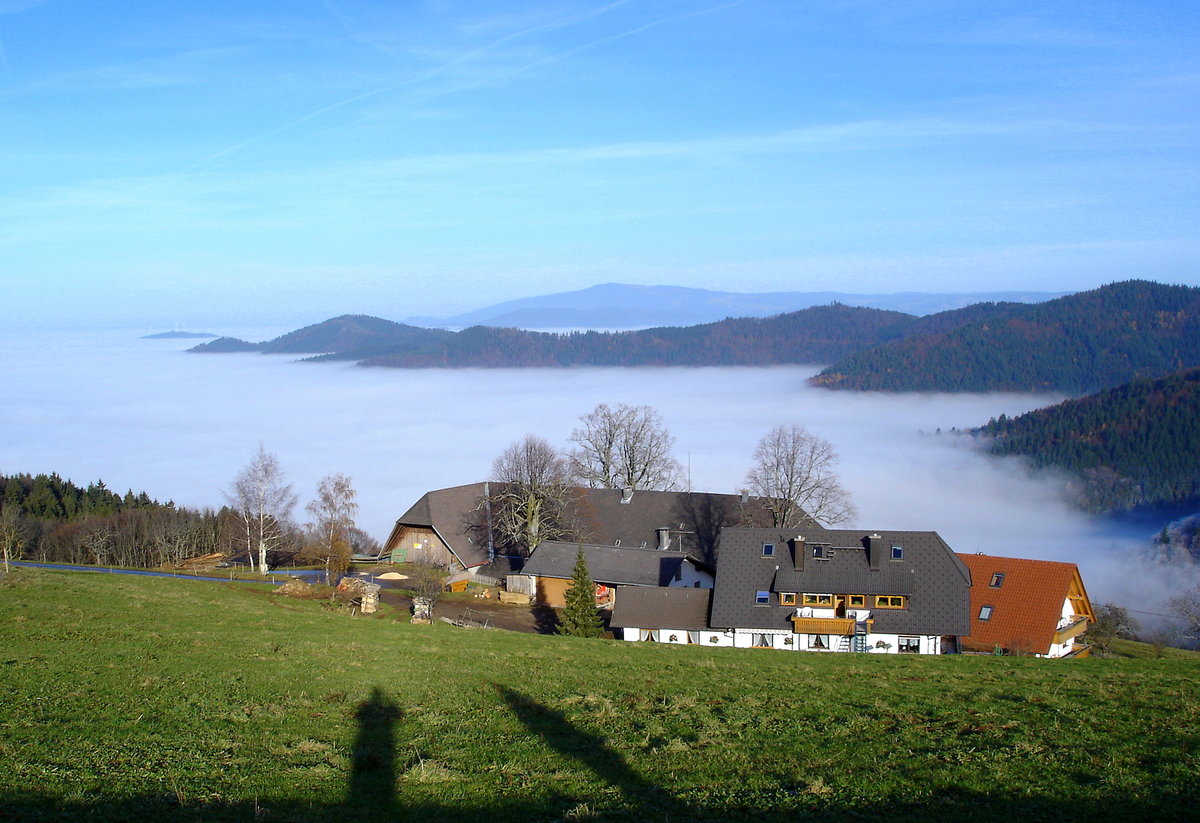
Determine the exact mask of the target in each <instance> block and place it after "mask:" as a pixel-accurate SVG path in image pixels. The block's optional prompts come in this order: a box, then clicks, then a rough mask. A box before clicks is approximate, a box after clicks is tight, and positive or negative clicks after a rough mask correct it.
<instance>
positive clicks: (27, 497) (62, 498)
mask: <svg viewBox="0 0 1200 823" xmlns="http://www.w3.org/2000/svg"><path fill="white" fill-rule="evenodd" d="M0 501H3V507H2V511H0V541H3V543H4V546H5V548H7V551H8V556H9V558H10V559H13V560H19V559H21V558H25V559H27V560H39V561H52V562H63V563H96V564H100V565H116V566H142V567H150V566H159V565H162V564H163V563H173V562H179V561H180V560H182V559H184V558H187V557H194V556H196V555H201V554H208V553H212V552H217V551H221V550H223V549H224V548H227V547H228V545H229V540H228V539H227V538H226V539H222V536H223V534H226V530H227V529H229V528H230V524H229V516H228V514H227V513H224V512H222V513H215V512H211V511H205V512H200V511H195V510H193V509H187V508H177V507H176V506H175V504H174V503H173V502H170V501H168V502H166V503H160V502H158V501H157V500H154V499H152V498H151V497H150V496H149V495H148V494H147V493H146V492H140V493H138V494H134V492H133V491H128V492H126V493H125V494H124V495H120V494H116V493H115V492H112V491H110V490H109V489H108V488H107V487H106V486H105V485H104V483H103V482H101V481H97V482H95V483H89V484H88V486H87V487H86V488H84V487H81V486H78V485H76V484H75V483H72V482H71V481H70V480H64V479H63V478H61V477H59V476H58V475H57V474H48V475H47V474H38V475H29V474H16V475H9V476H0Z"/></svg>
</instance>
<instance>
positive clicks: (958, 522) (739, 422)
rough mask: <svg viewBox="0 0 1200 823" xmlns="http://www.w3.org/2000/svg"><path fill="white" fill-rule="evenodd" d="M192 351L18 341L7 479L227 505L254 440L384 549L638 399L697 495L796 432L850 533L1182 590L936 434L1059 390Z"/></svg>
mask: <svg viewBox="0 0 1200 823" xmlns="http://www.w3.org/2000/svg"><path fill="white" fill-rule="evenodd" d="M221 331H227V332H229V333H236V334H239V336H245V337H247V338H248V339H263V338H265V337H268V336H270V332H264V331H261V330H259V331H253V330H252V331H245V330H221ZM190 343H191V341H179V340H141V339H138V333H137V332H128V331H125V332H113V331H103V332H92V333H86V334H85V333H77V332H76V333H54V334H49V333H45V334H36V335H30V336H27V337H25V338H23V339H21V340H18V341H16V342H15V343H12V344H11V345H10V346H9V352H8V354H7V356H6V357H5V359H4V363H3V365H2V366H0V375H2V376H3V384H4V386H5V391H4V394H3V399H2V400H0V432H3V434H2V435H0V436H2V438H3V439H2V442H0V471H2V472H5V473H15V472H30V473H35V474H36V473H38V472H51V471H56V472H58V473H59V474H61V475H63V476H64V477H68V478H70V479H72V480H74V481H76V482H78V483H84V484H86V483H87V482H89V481H92V480H96V479H103V480H104V481H105V482H106V483H107V485H108V486H109V487H110V488H112V489H114V490H117V491H121V492H123V491H124V490H125V489H127V488H133V489H134V490H135V491H140V490H143V489H144V490H145V491H147V492H149V493H150V494H151V495H152V496H154V497H157V498H159V499H162V500H165V499H168V498H170V499H173V500H175V501H176V502H177V503H179V504H183V505H188V506H196V507H203V506H212V507H217V506H220V505H221V504H222V503H223V502H224V497H223V495H222V490H224V489H228V488H229V486H230V484H231V481H232V479H233V477H234V476H235V475H236V474H237V473H238V471H239V470H240V469H241V468H242V467H243V466H244V465H245V464H246V463H247V462H248V461H249V460H250V458H251V457H252V456H253V454H254V452H255V450H256V449H257V448H258V444H259V443H260V442H261V443H263V444H264V445H265V446H266V448H267V449H268V450H269V451H272V452H274V453H275V454H276V455H277V456H278V457H279V460H280V463H281V465H282V467H283V469H284V471H285V472H286V474H287V477H288V479H289V480H290V481H291V482H292V483H293V484H294V487H295V490H296V492H297V493H298V494H299V495H300V499H301V507H302V506H303V503H304V502H306V501H307V500H308V499H310V498H311V496H312V494H313V492H314V490H315V488H316V485H317V482H318V481H319V480H320V478H321V477H322V476H324V475H325V474H328V473H331V472H339V471H340V472H345V473H346V474H349V475H350V476H351V477H352V478H353V479H354V483H355V486H356V488H357V489H358V492H359V502H360V504H361V513H360V519H359V522H360V525H361V526H362V527H363V528H365V529H366V530H367V531H368V532H369V533H371V534H372V535H373V536H375V537H376V538H378V539H380V540H382V539H384V538H386V536H387V533H388V531H389V530H390V528H391V525H392V523H393V522H394V521H395V519H396V517H397V516H399V515H400V514H401V513H402V512H403V511H404V510H405V509H407V508H408V507H409V506H410V505H411V504H412V503H413V502H415V501H416V500H417V498H418V497H420V495H421V494H422V493H423V492H424V491H426V490H427V489H432V488H439V487H442V486H450V485H458V484H462V483H470V482H474V481H477V480H482V479H485V478H486V476H487V471H488V468H489V467H490V465H491V462H492V460H493V458H494V457H495V456H496V454H498V453H499V452H500V451H501V450H502V449H503V448H504V447H505V446H507V445H508V444H509V443H511V442H512V441H513V440H515V439H517V438H519V437H521V436H523V435H525V434H526V433H529V432H535V433H537V434H540V435H542V436H543V437H545V438H547V439H548V440H550V441H551V442H553V443H555V444H558V445H563V446H565V445H566V443H567V438H568V436H569V435H570V433H571V430H572V428H574V426H575V425H576V424H577V422H578V418H579V416H580V415H582V414H584V413H586V412H588V411H590V410H591V409H592V408H593V407H594V406H595V405H596V404H597V403H601V402H607V403H618V402H625V403H630V404H634V405H637V404H648V405H651V406H654V407H655V408H657V409H658V410H659V411H660V412H661V413H662V415H663V417H664V419H665V421H666V423H667V425H668V426H669V428H670V430H671V433H672V434H673V435H674V436H675V438H676V456H677V457H678V458H679V460H680V461H681V462H682V463H683V464H684V465H685V466H687V467H688V468H689V471H690V477H691V485H692V488H694V489H697V490H704V491H718V492H734V491H737V490H738V489H739V488H740V486H741V484H742V480H743V478H744V476H745V473H746V471H747V469H748V468H749V461H750V455H751V454H752V452H753V450H754V446H755V444H756V442H757V441H758V439H759V438H760V437H761V436H762V435H763V434H764V433H765V432H766V431H768V430H769V429H770V428H772V427H774V426H776V425H779V424H781V423H789V422H799V423H801V424H803V425H805V426H807V427H808V428H809V429H810V430H812V431H813V432H815V433H817V434H819V435H821V436H822V437H825V438H826V439H828V440H830V441H832V442H833V443H834V445H835V446H836V448H837V450H838V452H839V454H840V456H841V463H840V467H841V474H842V478H843V481H844V483H845V485H846V486H847V488H848V489H849V490H850V491H851V493H852V495H853V498H854V502H855V504H856V506H857V508H858V511H859V516H858V518H857V521H856V523H855V524H854V525H855V526H859V527H862V528H874V529H884V528H894V529H933V530H936V531H938V532H939V533H940V534H941V535H942V536H943V537H944V538H945V539H946V540H947V542H948V543H949V544H950V545H951V546H952V547H953V548H954V549H955V550H957V551H961V552H985V553H991V554H1005V555H1016V556H1021V557H1034V558H1042V559H1052V560H1070V561H1073V562H1076V563H1079V564H1080V566H1081V567H1082V569H1083V571H1084V577H1085V582H1086V583H1087V585H1088V587H1089V590H1090V594H1091V595H1092V598H1093V600H1094V601H1098V602H1099V601H1105V600H1115V601H1118V602H1123V603H1126V604H1128V605H1135V604H1138V605H1137V607H1138V608H1143V607H1146V606H1150V607H1151V608H1149V609H1148V610H1150V611H1154V610H1156V608H1160V607H1161V603H1162V602H1163V599H1164V598H1163V592H1164V591H1165V590H1166V589H1167V588H1168V587H1170V586H1172V585H1179V582H1178V581H1179V580H1180V577H1179V576H1178V575H1175V576H1173V575H1172V572H1171V570H1169V569H1164V568H1162V567H1160V566H1156V565H1154V564H1152V563H1148V562H1146V561H1143V560H1141V559H1139V557H1138V556H1137V552H1138V549H1139V548H1140V547H1141V546H1142V545H1144V544H1145V542H1146V541H1147V539H1148V537H1149V535H1144V534H1138V533H1134V534H1130V533H1128V532H1127V531H1122V530H1120V529H1118V528H1117V527H1115V526H1114V525H1113V524H1111V523H1108V522H1107V521H1102V520H1097V519H1093V518H1089V517H1087V516H1085V515H1083V514H1081V513H1079V512H1077V511H1075V510H1074V509H1072V508H1071V507H1070V505H1069V504H1068V502H1067V500H1066V497H1065V494H1064V491H1063V483H1062V480H1061V479H1056V478H1054V477H1052V476H1048V475H1039V476H1033V475H1031V474H1030V473H1029V472H1028V471H1027V470H1026V469H1025V468H1024V466H1023V464H1022V463H1021V462H1019V461H1013V460H996V459H992V458H989V457H987V456H986V455H983V454H981V453H980V452H978V451H976V450H975V449H973V448H971V447H970V445H969V443H967V442H966V440H967V439H966V438H963V437H956V436H953V435H949V434H943V435H942V436H935V435H934V432H936V431H937V430H938V429H941V430H943V432H946V431H948V430H950V429H951V428H954V427H957V428H966V427H970V426H974V425H978V424H981V423H983V422H986V421H987V420H988V418H989V417H992V416H995V415H998V414H1000V413H1002V412H1003V413H1006V414H1009V415H1012V414H1017V413H1020V412H1023V411H1026V410H1029V409H1032V408H1036V407H1038V406H1043V405H1047V404H1049V403H1052V402H1055V401H1057V400H1058V399H1060V398H1058V397H1052V396H1028V395H1005V394H991V395H954V396H950V395H938V396H929V395H890V394H855V393H848V392H828V391H822V390H817V389H811V388H808V387H807V386H806V385H805V383H804V378H806V377H807V376H809V375H810V374H813V373H814V372H815V371H816V370H817V369H816V367H812V368H808V367H778V368H762V369H755V368H743V369H731V368H712V369H649V368H647V369H563V370H532V369H530V370H475V369H470V370H416V371H402V370H390V369H365V368H361V367H357V366H353V365H348V364H330V363H323V364H312V363H297V362H294V358H291V357H278V356H263V355H258V354H237V355H193V354H187V353H185V352H184V351H183V350H184V349H185V348H187V346H188V345H190ZM301 507H298V508H297V512H296V513H297V516H299V517H302V516H303V512H302V508H301ZM1172 581H1174V582H1172Z"/></svg>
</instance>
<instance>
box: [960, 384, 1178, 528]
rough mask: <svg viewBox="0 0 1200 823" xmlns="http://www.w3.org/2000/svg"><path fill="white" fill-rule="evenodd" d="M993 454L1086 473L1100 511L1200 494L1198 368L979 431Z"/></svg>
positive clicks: (1087, 494)
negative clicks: (988, 439) (1016, 456)
mask: <svg viewBox="0 0 1200 823" xmlns="http://www.w3.org/2000/svg"><path fill="white" fill-rule="evenodd" d="M975 431H976V433H977V434H979V435H981V436H985V437H988V438H991V444H990V446H989V448H990V451H991V452H992V453H993V454H1002V455H1008V454H1019V455H1026V456H1028V457H1029V458H1031V459H1032V460H1033V461H1034V463H1035V464H1036V465H1038V466H1058V467H1061V468H1064V469H1067V470H1069V471H1071V472H1074V473H1076V474H1078V475H1079V477H1080V478H1081V484H1080V487H1081V499H1082V502H1083V503H1084V505H1085V506H1086V507H1088V508H1090V509H1092V510H1095V511H1112V510H1121V509H1129V508H1132V507H1134V506H1140V505H1147V504H1158V503H1178V502H1184V501H1190V500H1194V499H1200V368H1197V369H1190V370H1187V371H1183V372H1179V373H1177V374H1173V375H1171V376H1170V377H1166V378H1161V379H1157V380H1139V381H1136V382H1133V383H1128V384H1126V385H1123V386H1120V387H1118V388H1115V389H1110V390H1108V391H1104V392H1100V393H1099V394H1094V395H1090V396H1088V397H1083V398H1080V399H1078V400H1068V401H1066V402H1064V403H1059V404H1058V405H1056V406H1051V407H1049V408H1046V409H1039V410H1037V411H1032V412H1029V413H1027V414H1023V415H1021V416H1019V417H1014V418H1006V417H1004V416H1003V415H1001V416H1000V418H998V419H994V420H992V421H990V422H989V423H988V424H987V425H986V426H983V427H981V428H979V429H976V430H975Z"/></svg>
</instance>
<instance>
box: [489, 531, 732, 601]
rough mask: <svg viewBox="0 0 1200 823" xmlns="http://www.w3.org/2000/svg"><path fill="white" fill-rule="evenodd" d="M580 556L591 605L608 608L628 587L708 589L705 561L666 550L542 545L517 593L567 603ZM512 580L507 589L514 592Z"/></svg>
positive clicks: (525, 570)
mask: <svg viewBox="0 0 1200 823" xmlns="http://www.w3.org/2000/svg"><path fill="white" fill-rule="evenodd" d="M581 551H582V552H583V556H584V559H585V560H586V561H587V567H588V573H589V574H590V575H591V577H592V580H593V581H595V583H596V605H597V606H600V607H611V606H612V605H613V603H614V601H615V600H616V594H617V591H618V590H620V591H621V593H622V594H621V597H624V593H625V591H626V589H628V588H631V587H655V588H657V587H660V586H662V587H687V588H703V589H710V588H712V584H713V575H712V569H711V567H709V566H708V565H707V564H706V563H705V562H704V561H702V560H699V559H697V558H695V557H692V556H691V555H689V554H687V553H685V552H680V551H671V550H669V549H662V550H660V549H649V548H640V547H639V548H636V549H633V548H625V547H623V546H598V545H590V544H583V543H564V542H557V541H549V540H548V541H545V542H543V543H542V544H540V545H539V546H538V547H537V550H536V551H534V552H533V554H531V555H530V556H529V560H527V561H526V562H525V566H524V568H523V569H522V573H521V575H519V576H523V577H524V578H525V581H524V582H523V583H522V584H520V587H521V588H522V590H524V591H525V592H526V593H528V594H529V595H531V596H532V598H533V602H535V603H540V604H543V605H547V606H563V605H565V604H566V592H567V589H569V588H571V578H572V576H573V574H574V568H575V560H576V557H577V556H578V554H579V552H581ZM517 576H518V575H513V576H512V577H510V578H509V581H510V582H509V590H510V591H511V590H513V589H514V588H515V587H514V583H515V582H516V581H514V580H513V577H517Z"/></svg>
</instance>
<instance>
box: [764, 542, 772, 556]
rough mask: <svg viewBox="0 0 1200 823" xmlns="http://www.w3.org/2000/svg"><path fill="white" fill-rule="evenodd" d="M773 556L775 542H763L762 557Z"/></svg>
mask: <svg viewBox="0 0 1200 823" xmlns="http://www.w3.org/2000/svg"><path fill="white" fill-rule="evenodd" d="M774 556H775V544H774V543H763V557H774Z"/></svg>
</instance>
